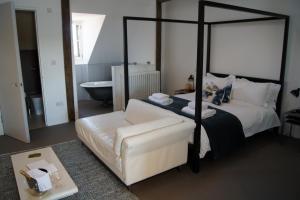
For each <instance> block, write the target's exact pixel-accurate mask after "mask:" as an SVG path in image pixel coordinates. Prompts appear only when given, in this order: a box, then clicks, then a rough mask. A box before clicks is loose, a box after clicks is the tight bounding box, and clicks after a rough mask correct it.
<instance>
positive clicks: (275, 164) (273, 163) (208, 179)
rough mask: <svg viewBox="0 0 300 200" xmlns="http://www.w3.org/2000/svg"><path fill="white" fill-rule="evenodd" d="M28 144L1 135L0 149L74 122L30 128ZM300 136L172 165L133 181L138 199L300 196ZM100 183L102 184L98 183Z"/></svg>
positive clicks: (51, 138)
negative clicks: (192, 165) (192, 164)
mask: <svg viewBox="0 0 300 200" xmlns="http://www.w3.org/2000/svg"><path fill="white" fill-rule="evenodd" d="M31 138H32V143H31V144H24V143H21V142H18V141H17V140H14V139H11V138H9V137H5V136H1V137H0V154H3V153H8V152H17V151H22V150H28V149H32V148H38V147H43V146H47V145H51V144H55V143H60V142H65V141H69V140H73V139H75V138H76V133H75V129H74V123H69V124H64V125H59V126H54V127H48V128H43V129H38V130H34V131H33V132H32V134H31ZM299 185H300V141H299V140H296V139H289V138H284V143H283V144H280V143H279V139H278V136H274V135H258V136H255V137H253V138H251V139H250V140H248V141H247V143H246V145H245V147H243V148H242V149H241V150H240V151H238V152H237V153H235V154H233V155H231V156H229V157H227V158H225V159H222V160H218V161H212V160H209V159H207V160H203V161H202V167H201V172H200V173H199V174H193V173H192V172H191V171H190V170H189V168H188V167H186V166H185V167H183V168H182V169H181V171H178V170H177V169H173V170H170V171H168V172H165V173H162V174H160V175H157V176H154V177H152V178H149V179H147V180H144V181H142V182H139V183H136V184H134V185H133V186H131V188H130V189H131V191H132V192H133V193H135V194H136V195H137V196H138V197H139V198H140V199H142V200H144V199H145V200H147V199H151V200H152V199H158V200H159V199H163V200H165V199H174V200H177V199H178V200H181V199H184V200H185V199H188V200H189V199H191V200H193V199H195V200H196V199H197V200H198V199H201V200H210V199H214V200H215V199H222V200H227V199H228V200H235V199H236V200H241V199H245V200H248V199H249V200H254V199H255V200H257V199H258V200H259V199H262V200H267V199H270V200H277V199H278V200H279V199H284V200H285V199H288V200H293V199H295V200H296V199H297V200H299V199H300V189H299ZM99 187H101V186H99Z"/></svg>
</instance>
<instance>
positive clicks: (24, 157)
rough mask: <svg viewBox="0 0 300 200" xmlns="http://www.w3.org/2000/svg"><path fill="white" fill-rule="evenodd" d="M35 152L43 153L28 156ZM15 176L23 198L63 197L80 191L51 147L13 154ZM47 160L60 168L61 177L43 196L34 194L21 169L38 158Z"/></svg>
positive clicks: (22, 199)
mask: <svg viewBox="0 0 300 200" xmlns="http://www.w3.org/2000/svg"><path fill="white" fill-rule="evenodd" d="M34 153H41V157H36V158H28V156H29V155H31V154H34ZM11 159H12V164H13V169H14V173H15V178H16V181H17V185H18V190H19V195H20V199H21V200H27V199H47V200H48V199H49V200H52V199H61V198H64V197H67V196H71V195H73V194H75V193H77V192H78V188H77V186H76V185H75V183H74V182H73V180H72V179H71V177H70V175H69V174H68V172H67V171H66V170H65V168H64V166H63V165H62V164H61V162H60V161H59V159H58V158H57V156H56V154H55V153H54V151H53V150H52V148H51V147H47V148H43V149H38V150H33V151H28V152H25V153H19V154H15V155H12V156H11ZM42 159H44V160H46V161H48V162H49V163H53V164H54V165H55V166H56V168H57V169H58V174H59V177H60V179H59V180H58V181H56V182H55V183H53V188H52V189H51V190H50V191H48V192H46V193H45V194H44V195H42V196H34V195H32V194H31V193H30V192H29V188H28V184H27V182H26V179H25V177H24V176H22V175H21V174H20V173H19V171H20V170H21V169H23V170H24V169H27V167H26V165H27V164H28V163H32V162H34V161H38V160H42Z"/></svg>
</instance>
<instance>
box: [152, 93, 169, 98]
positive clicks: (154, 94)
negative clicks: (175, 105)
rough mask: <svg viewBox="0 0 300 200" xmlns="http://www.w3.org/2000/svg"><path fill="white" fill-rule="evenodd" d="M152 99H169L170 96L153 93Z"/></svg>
mask: <svg viewBox="0 0 300 200" xmlns="http://www.w3.org/2000/svg"><path fill="white" fill-rule="evenodd" d="M152 97H154V98H155V99H167V98H169V95H167V94H163V93H153V94H152Z"/></svg>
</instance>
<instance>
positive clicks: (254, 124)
mask: <svg viewBox="0 0 300 200" xmlns="http://www.w3.org/2000/svg"><path fill="white" fill-rule="evenodd" d="M176 97H179V98H182V99H186V100H189V101H195V93H189V94H180V95H176ZM209 105H210V106H212V107H215V108H218V109H220V110H224V111H226V112H229V113H231V114H233V115H235V116H236V117H237V118H238V119H239V120H240V122H241V124H242V126H243V130H244V134H245V137H250V136H252V135H254V134H256V133H260V132H262V131H265V130H267V129H271V128H274V127H278V126H280V120H279V118H278V116H277V114H276V112H275V111H274V110H273V108H265V107H261V106H255V105H252V104H249V103H245V102H242V101H237V100H231V101H230V103H229V104H222V106H217V105H214V104H211V103H209ZM210 150H211V148H210V144H209V140H208V137H207V133H206V131H205V130H204V128H203V127H202V126H201V149H200V158H203V157H204V156H205V154H206V153H207V152H208V151H210Z"/></svg>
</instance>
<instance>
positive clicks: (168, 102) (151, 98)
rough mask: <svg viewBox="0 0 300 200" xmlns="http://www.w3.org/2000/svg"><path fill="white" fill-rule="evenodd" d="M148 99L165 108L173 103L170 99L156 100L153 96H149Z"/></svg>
mask: <svg viewBox="0 0 300 200" xmlns="http://www.w3.org/2000/svg"><path fill="white" fill-rule="evenodd" d="M148 99H149V100H150V101H153V102H155V103H158V104H160V105H163V106H167V105H170V104H171V103H173V99H170V98H166V99H156V98H155V97H153V96H149V97H148Z"/></svg>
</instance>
